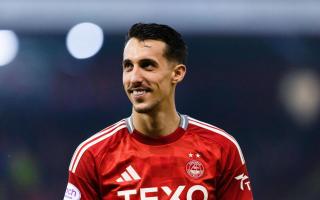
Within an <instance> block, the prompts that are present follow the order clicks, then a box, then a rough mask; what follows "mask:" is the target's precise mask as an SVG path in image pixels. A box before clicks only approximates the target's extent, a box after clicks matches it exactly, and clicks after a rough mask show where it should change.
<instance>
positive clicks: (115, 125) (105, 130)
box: [69, 120, 125, 171]
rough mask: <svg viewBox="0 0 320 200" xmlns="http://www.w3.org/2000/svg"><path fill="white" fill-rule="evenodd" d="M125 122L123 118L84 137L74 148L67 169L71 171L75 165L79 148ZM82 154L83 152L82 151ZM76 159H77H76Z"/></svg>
mask: <svg viewBox="0 0 320 200" xmlns="http://www.w3.org/2000/svg"><path fill="white" fill-rule="evenodd" d="M124 124H125V121H124V120H121V121H119V122H117V123H115V124H113V125H111V126H109V127H107V128H105V129H103V130H101V131H99V132H98V133H96V134H94V135H92V136H91V137H89V138H88V139H86V140H85V141H83V142H82V143H81V144H80V145H79V146H78V147H77V149H76V150H75V152H74V154H73V156H72V159H71V162H70V165H69V170H70V171H72V169H73V168H74V165H75V160H76V159H77V158H78V157H79V155H80V150H81V149H82V148H83V147H84V146H86V145H88V144H90V143H91V142H94V140H96V139H98V138H99V137H102V136H103V135H105V134H107V133H108V132H110V131H112V130H114V129H116V128H117V127H119V126H121V125H124ZM82 154H83V153H82ZM82 154H81V155H80V157H81V156H82ZM77 160H78V159H77Z"/></svg>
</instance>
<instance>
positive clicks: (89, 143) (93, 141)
mask: <svg viewBox="0 0 320 200" xmlns="http://www.w3.org/2000/svg"><path fill="white" fill-rule="evenodd" d="M126 127H127V125H126V120H125V119H122V120H120V121H118V122H117V123H114V124H112V125H110V126H108V127H106V128H104V129H103V130H101V131H99V132H98V133H96V134H94V135H92V136H91V137H89V138H88V139H86V140H84V141H83V142H82V143H81V144H80V145H79V146H78V147H77V148H76V150H75V152H74V154H73V156H72V159H71V162H70V166H69V171H71V172H73V173H74V172H75V170H76V169H77V166H78V164H79V162H80V160H81V159H86V160H87V159H90V158H94V157H95V155H97V154H99V152H100V151H101V149H104V148H103V147H104V146H106V145H107V144H111V143H112V142H116V140H117V139H120V138H121V137H120V136H119V135H120V134H121V132H123V131H122V130H123V129H125V128H126ZM118 136H119V137H118ZM84 157H85V158H84Z"/></svg>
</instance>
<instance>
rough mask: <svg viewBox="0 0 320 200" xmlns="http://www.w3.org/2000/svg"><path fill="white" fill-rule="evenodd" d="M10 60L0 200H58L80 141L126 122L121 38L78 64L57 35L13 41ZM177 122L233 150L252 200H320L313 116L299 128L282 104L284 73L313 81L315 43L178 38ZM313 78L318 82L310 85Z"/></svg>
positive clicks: (310, 38) (3, 93) (2, 93)
mask: <svg viewBox="0 0 320 200" xmlns="http://www.w3.org/2000/svg"><path fill="white" fill-rule="evenodd" d="M17 35H18V36H19V39H20V50H19V53H18V55H17V58H16V59H15V60H14V61H13V62H12V63H10V64H9V65H7V66H3V67H0V199H1V200H2V199H31V200H33V199H34V200H36V199H48V200H49V199H62V198H63V196H64V192H65V187H66V184H67V173H68V165H69V162H70V159H71V156H72V154H73V152H74V150H75V148H76V147H77V145H78V144H80V143H81V141H83V140H84V139H86V138H88V137H89V136H90V135H92V134H94V133H96V132H97V131H99V130H101V129H103V128H104V127H106V126H107V125H110V124H112V123H114V122H116V121H118V120H120V119H122V118H125V117H127V116H129V115H130V111H131V105H130V102H129V101H128V99H127V97H126V95H125V93H124V91H123V89H122V68H121V60H122V48H123V39H124V37H123V35H124V32H123V33H122V34H108V33H105V41H104V45H103V48H102V49H101V51H100V52H99V53H98V54H97V55H95V56H94V57H92V58H89V59H85V60H77V59H75V58H73V57H71V55H70V54H69V53H68V51H67V49H66V47H65V34H35V33H29V34H28V33H19V32H18V33H17ZM185 40H186V42H187V44H188V46H189V59H188V65H187V67H188V68H187V70H188V71H187V76H186V78H185V80H184V81H183V82H182V83H181V84H180V85H179V86H178V88H177V96H176V104H177V109H178V111H179V112H180V113H183V114H188V115H190V116H192V117H194V118H196V119H199V120H201V121H205V122H208V123H211V124H213V125H216V126H218V127H220V128H223V129H224V130H226V131H227V132H229V133H230V134H232V135H233V136H234V137H235V138H236V139H237V140H238V142H239V144H240V146H241V147H242V151H243V153H244V156H245V159H246V162H247V167H248V170H249V173H250V176H251V184H252V187H253V192H254V196H255V199H259V200H270V199H281V200H292V199H310V200H313V199H319V198H320V160H319V155H320V147H319V144H318V143H319V142H318V141H319V139H320V136H319V135H318V134H319V130H320V123H319V115H318V116H316V117H315V118H314V119H313V120H312V121H310V122H308V123H299V121H297V120H295V118H294V117H293V116H292V115H290V112H287V109H286V107H285V103H283V102H282V101H281V98H280V97H281V90H280V86H281V83H282V81H283V80H284V78H285V77H286V75H288V74H290V73H291V72H297V71H298V72H299V71H306V70H307V71H310V72H312V73H313V74H314V75H316V76H318V75H319V71H320V56H319V50H320V37H319V36H318V35H303V34H299V35H292V34H290V35H279V34H275V35H270V34H269V35H250V34H246V35H243V34H242V35H241V34H240V35H239V34H238V35H237V34H229V35H228V34H186V35H185ZM318 77H319V76H318Z"/></svg>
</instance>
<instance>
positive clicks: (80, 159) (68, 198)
mask: <svg viewBox="0 0 320 200" xmlns="http://www.w3.org/2000/svg"><path fill="white" fill-rule="evenodd" d="M99 196H100V195H99V184H98V178H97V173H96V170H95V161H94V157H93V155H92V154H91V153H90V152H88V151H85V152H84V153H83V154H82V155H79V153H77V151H76V152H75V154H74V156H73V158H72V160H71V163H70V167H69V178H68V185H67V189H66V192H65V196H64V200H80V199H81V200H92V199H100V197H99Z"/></svg>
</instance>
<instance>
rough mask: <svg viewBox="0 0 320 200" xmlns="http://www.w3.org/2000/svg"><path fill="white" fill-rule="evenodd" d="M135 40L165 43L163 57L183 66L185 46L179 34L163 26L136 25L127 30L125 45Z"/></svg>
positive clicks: (185, 54) (185, 53)
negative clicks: (132, 39)
mask: <svg viewBox="0 0 320 200" xmlns="http://www.w3.org/2000/svg"><path fill="white" fill-rule="evenodd" d="M131 38H137V39H138V40H141V41H143V40H147V39H152V40H159V41H162V42H164V43H166V49H165V52H164V56H165V57H166V58H167V59H168V60H173V61H177V62H178V63H182V64H185V63H186V59H187V54H188V52H187V45H186V44H185V42H184V40H183V39H182V36H181V34H180V33H178V32H177V31H176V30H174V29H173V28H171V27H170V26H168V25H164V24H155V23H149V24H145V23H136V24H134V25H132V26H131V28H130V29H129V31H128V33H127V35H126V38H125V44H126V43H127V42H128V41H129V40H130V39H131Z"/></svg>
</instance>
